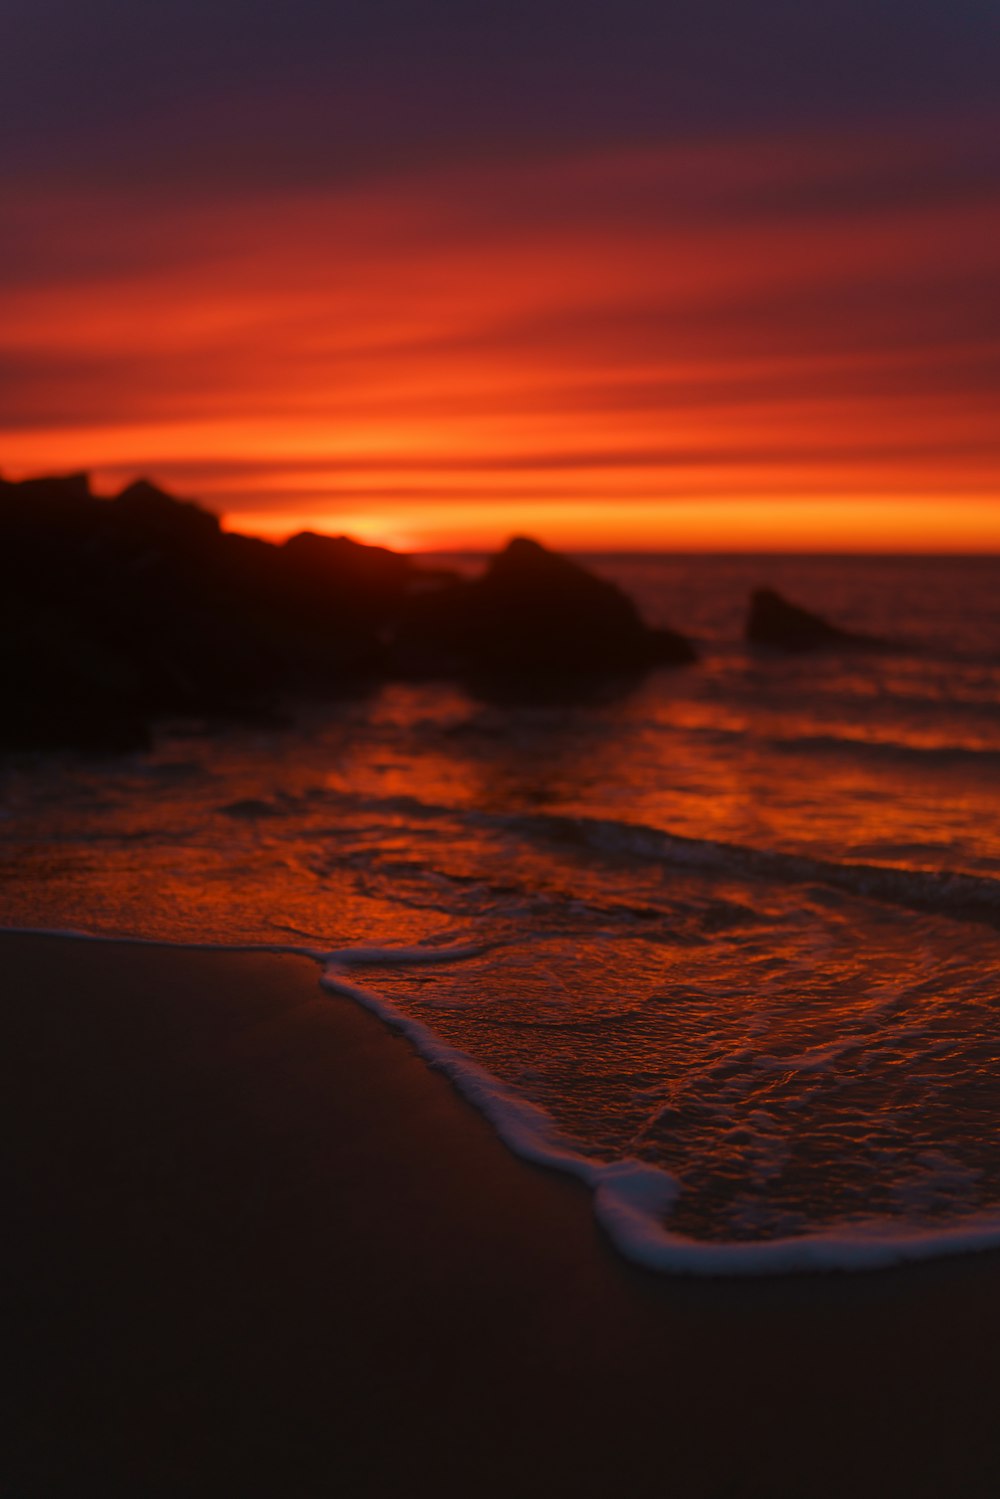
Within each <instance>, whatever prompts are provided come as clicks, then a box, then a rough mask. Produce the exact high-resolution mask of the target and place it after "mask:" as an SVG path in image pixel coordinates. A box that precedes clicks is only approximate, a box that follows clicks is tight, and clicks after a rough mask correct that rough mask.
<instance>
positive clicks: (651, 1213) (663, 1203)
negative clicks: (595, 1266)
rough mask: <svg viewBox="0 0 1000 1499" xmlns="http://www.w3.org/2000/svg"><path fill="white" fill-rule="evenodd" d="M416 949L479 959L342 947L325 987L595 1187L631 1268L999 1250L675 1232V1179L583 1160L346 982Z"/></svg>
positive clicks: (923, 1236) (887, 1238)
mask: <svg viewBox="0 0 1000 1499" xmlns="http://www.w3.org/2000/svg"><path fill="white" fill-rule="evenodd" d="M414 951H416V953H417V954H418V955H419V956H418V959H417V960H418V961H427V960H428V958H429V959H430V960H431V961H435V962H450V961H451V962H458V961H462V960H464V959H465V958H467V957H470V956H473V954H474V951H475V950H474V949H473V950H472V951H470V949H469V948H468V946H463V947H453V948H446V947H440V948H435V949H428V950H423V949H419V948H418V949H416V950H414V949H412V948H396V949H393V948H385V947H380V948H368V949H366V948H363V947H358V948H350V949H344V950H343V953H341V952H331V953H329V954H328V955H327V959H326V963H325V965H324V972H323V977H322V980H321V982H322V984H323V986H324V987H325V988H327V989H329V990H331V991H333V992H335V993H338V994H343V995H345V996H346V997H348V998H350V999H353V1000H354V1001H355V1002H356V1003H358V1004H360V1005H363V1006H364V1008H365V1009H367V1010H370V1011H372V1013H373V1014H375V1015H377V1016H378V1017H379V1019H380V1020H382V1021H383V1022H384V1023H385V1024H386V1025H388V1026H390V1027H392V1029H393V1030H396V1031H399V1032H400V1033H401V1034H403V1035H404V1036H406V1038H407V1039H408V1040H409V1041H410V1043H411V1045H412V1046H413V1047H414V1049H415V1050H416V1051H418V1052H419V1053H420V1055H421V1056H422V1057H424V1059H425V1060H426V1061H427V1062H428V1063H429V1064H430V1065H431V1066H432V1067H433V1068H434V1069H435V1071H438V1072H441V1073H443V1074H444V1075H445V1076H446V1077H447V1078H448V1079H449V1081H450V1082H451V1083H452V1084H453V1085H454V1087H455V1088H456V1090H457V1091H458V1092H459V1093H460V1094H461V1095H462V1096H463V1097H464V1098H465V1099H466V1100H467V1101H468V1102H469V1103H471V1104H472V1105H473V1107H474V1108H475V1109H476V1110H477V1111H478V1112H479V1113H480V1114H482V1115H483V1116H484V1117H485V1118H486V1119H487V1120H488V1121H489V1123H490V1124H491V1125H492V1126H493V1129H494V1131H495V1132H496V1134H497V1135H498V1136H499V1137H500V1139H501V1140H502V1141H503V1142H504V1144H505V1145H507V1146H508V1147H509V1148H510V1149H511V1150H512V1151H513V1152H514V1154H515V1155H518V1156H520V1157H521V1159H522V1160H526V1161H531V1162H533V1163H534V1164H536V1165H539V1166H546V1167H549V1168H551V1169H553V1170H556V1171H561V1172H563V1173H564V1174H566V1175H569V1176H573V1177H575V1178H576V1179H577V1180H578V1181H581V1182H583V1183H584V1184H585V1185H586V1186H587V1187H589V1188H590V1190H591V1191H592V1193H593V1199H594V1214H595V1217H596V1218H597V1220H598V1222H599V1223H600V1225H601V1227H602V1228H603V1229H604V1231H605V1233H606V1234H607V1235H608V1237H609V1239H610V1240H611V1242H612V1243H613V1244H614V1246H615V1248H616V1249H617V1250H618V1251H619V1253H620V1254H622V1255H623V1256H624V1257H625V1258H626V1259H628V1260H631V1261H632V1263H633V1264H636V1265H640V1266H642V1267H643V1268H644V1269H647V1270H654V1271H659V1272H661V1273H667V1274H673V1275H697V1276H714V1277H720V1276H734V1277H735V1276H747V1275H755V1276H756V1275H788V1274H801V1273H810V1272H812V1273H815V1272H822V1271H834V1270H840V1271H859V1270H880V1269H886V1268H888V1267H890V1266H893V1265H899V1264H903V1263H905V1262H907V1261H919V1260H928V1259H934V1258H940V1257H942V1256H945V1255H954V1254H963V1253H970V1252H976V1251H983V1250H987V1249H994V1248H1000V1216H997V1217H991V1218H978V1219H976V1220H974V1221H970V1222H968V1223H966V1224H965V1225H963V1226H961V1227H957V1228H951V1229H940V1230H937V1231H933V1232H914V1233H893V1232H891V1231H886V1230H885V1229H883V1228H881V1227H879V1226H878V1225H877V1224H866V1225H860V1226H857V1227H855V1228H854V1229H852V1230H850V1231H839V1232H835V1231H829V1230H827V1231H823V1232H819V1233H814V1234H803V1235H801V1236H798V1237H795V1238H780V1239H767V1240H757V1241H754V1242H749V1243H748V1242H730V1243H708V1242H703V1241H698V1240H694V1239H688V1238H685V1237H684V1236H682V1235H680V1234H675V1233H672V1232H671V1231H670V1230H669V1228H667V1227H666V1226H665V1224H664V1222H663V1219H664V1217H665V1215H666V1214H667V1213H668V1212H669V1210H670V1208H671V1207H672V1206H673V1204H674V1203H675V1202H676V1200H677V1198H678V1197H679V1195H680V1191H681V1187H680V1183H679V1182H678V1181H677V1179H676V1178H675V1177H673V1176H672V1175H670V1173H668V1172H666V1171H663V1170H662V1169H661V1168H659V1167H657V1166H650V1165H649V1164H648V1163H646V1162H643V1161H637V1160H631V1159H623V1160H619V1161H597V1160H593V1159H591V1158H590V1157H588V1156H584V1155H581V1154H580V1153H579V1151H578V1150H577V1149H576V1148H575V1146H574V1144H573V1142H572V1141H571V1140H570V1139H568V1138H567V1137H566V1136H564V1135H562V1134H560V1133H559V1131H558V1130H557V1128H556V1126H555V1124H554V1122H553V1120H552V1119H551V1117H550V1116H549V1115H548V1114H547V1113H546V1112H545V1110H544V1109H542V1108H540V1107H539V1106H538V1105H537V1104H535V1103H532V1101H531V1100H530V1099H528V1098H526V1097H525V1096H524V1095H523V1094H521V1093H520V1092H518V1091H517V1090H516V1089H515V1088H512V1087H510V1086H509V1085H508V1084H506V1083H503V1082H501V1081H500V1080H499V1079H498V1078H496V1077H494V1076H493V1075H492V1074H491V1073H489V1072H487V1071H486V1070H485V1068H483V1067H480V1066H479V1064H478V1063H477V1062H475V1061H473V1060H472V1058H471V1057H469V1056H468V1055H467V1054H466V1053H465V1052H463V1051H460V1050H459V1049H458V1048H457V1047H454V1046H452V1045H451V1044H450V1043H449V1042H446V1041H444V1040H442V1038H441V1037H440V1036H438V1035H437V1034H436V1033H435V1032H434V1031H432V1030H431V1029H430V1027H429V1026H427V1025H425V1024H424V1023H423V1022H422V1021H420V1020H417V1019H415V1018H414V1017H413V1016H412V1015H407V1014H406V1013H405V1011H403V1010H400V1009H399V1008H398V1007H397V1006H396V1005H394V1004H393V1003H392V1002H391V1001H390V1000H388V999H386V998H385V997H384V996H383V995H381V994H379V993H377V992H376V991H375V990H374V989H371V988H368V987H365V986H362V985H360V984H357V983H355V982H354V980H353V979H352V978H348V977H347V973H346V970H350V969H353V968H354V967H356V966H360V965H364V964H372V965H382V964H389V963H399V964H403V965H405V964H406V963H408V962H411V961H414V959H413V957H411V954H412V953H414ZM345 959H346V961H345Z"/></svg>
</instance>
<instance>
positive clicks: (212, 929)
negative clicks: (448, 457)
mask: <svg viewBox="0 0 1000 1499" xmlns="http://www.w3.org/2000/svg"><path fill="white" fill-rule="evenodd" d="M782 565H784V566H785V567H786V569H790V570H792V571H794V569H795V568H798V569H799V573H800V575H801V574H803V570H804V572H805V574H808V573H809V565H808V564H804V563H802V562H801V561H800V562H797V563H793V562H791V561H786V563H784V564H782ZM609 566H610V564H609ZM617 566H618V568H619V572H620V574H622V575H625V576H623V580H624V581H626V582H628V581H631V582H632V583H633V584H635V582H636V578H635V576H632V577H631V578H630V577H629V576H627V575H628V574H629V571H630V569H631V573H632V574H633V575H635V574H636V573H641V578H640V579H639V583H640V585H641V586H640V587H639V589H638V591H639V592H640V593H642V594H644V596H645V599H646V608H647V613H648V614H649V615H650V617H652V618H653V619H654V620H655V619H656V616H657V610H659V611H660V613H661V617H666V618H667V619H669V620H671V621H672V622H674V623H677V624H686V623H687V622H688V617H689V615H688V614H686V612H685V606H684V598H685V597H687V596H689V597H690V598H691V599H692V600H694V599H695V598H697V601H698V603H697V609H695V608H694V605H693V604H692V608H691V612H690V617H694V618H695V621H696V624H697V625H698V628H699V630H700V633H701V635H702V639H703V641H704V642H706V657H705V661H704V663H703V665H701V666H699V667H698V668H696V669H693V670H691V671H688V672H675V673H669V674H660V675H654V676H651V677H650V678H649V679H648V680H647V681H646V682H645V683H644V684H643V685H642V686H641V687H639V688H638V689H637V690H636V691H635V692H633V693H632V694H631V695H630V696H629V697H627V698H626V699H624V700H622V701H620V702H618V703H607V704H603V705H597V706H590V707H580V706H577V707H569V706H563V707H558V708H542V707H536V708H517V709H501V708H498V707H487V706H483V705H481V704H477V703H476V702H474V701H472V700H471V699H470V698H468V697H466V696H465V695H464V694H462V693H461V692H459V691H457V690H456V689H454V688H452V687H446V686H440V685H435V684H428V685H422V686H419V687H414V686H394V687H389V688H386V689H385V690H384V691H383V692H382V693H381V694H380V695H379V696H377V697H375V698H373V699H372V700H370V701H368V702H364V703H352V704H347V705H340V706H338V707H336V708H334V709H330V710H323V711H320V710H316V711H315V712H313V713H311V714H307V715H305V716H303V718H302V719H301V720H300V722H299V723H298V724H297V726H296V727H295V728H294V729H288V730H282V731H277V730H275V731H266V732H265V731H260V730H256V731H238V732H237V731H230V732H228V733H226V734H223V735H219V736H215V737H211V738H209V737H199V736H198V735H192V734H186V735H185V734H181V733H178V734H175V735H173V736H171V735H166V736H164V738H163V740H162V742H161V743H160V745H159V746H158V748H157V749H156V751H155V752H154V753H152V754H150V755H148V756H143V757H137V758H134V759H130V760H128V761H118V762H109V763H105V764H101V765H95V764H87V763H83V762H76V761H68V760H56V759H49V760H38V761H33V762H23V761H22V762H18V763H13V764H11V765H10V766H8V767H7V769H6V770H5V772H4V801H3V818H2V820H0V837H2V843H0V883H2V889H3V895H4V912H5V922H6V923H7V924H9V925H29V926H54V927H67V926H76V927H86V928H89V929H94V930H99V931H104V932H111V933H136V932H138V933H142V934H145V935H151V936H163V937H168V938H173V939H210V940H218V941H261V942H274V941H276V940H281V939H282V938H286V937H291V938H293V939H296V940H301V941H304V942H308V943H310V944H314V945H320V946H327V947H333V946H340V945H349V944H358V943H372V944H378V945H391V944H409V943H415V942H421V941H440V940H444V939H445V938H446V937H447V938H449V939H450V938H465V937H468V936H471V937H474V938H475V939H476V941H477V942H479V943H480V944H481V945H482V948H483V951H482V954H481V956H479V957H478V958H475V959H472V960H470V961H469V962H467V963H464V964H458V965H454V966H451V967H449V968H448V969H447V970H442V969H439V968H436V969H434V970H427V969H421V970H414V969H401V968H391V967H390V968H385V969H382V970H379V969H373V970H372V971H371V972H370V974H367V975H366V976H365V982H366V983H370V984H371V985H372V986H373V987H376V988H377V989H378V990H379V991H380V992H382V993H384V994H385V995H386V996H387V997H389V998H390V999H391V1000H392V1001H393V1002H395V1003H396V1004H398V1005H399V1006H400V1007H401V1008H403V1009H407V1010H409V1011H411V1012H413V1013H419V1014H420V1015H421V1016H422V1018H423V1019H424V1020H425V1021H426V1022H427V1023H428V1024H430V1025H431V1026H432V1027H433V1029H434V1030H435V1031H437V1032H438V1033H439V1034H440V1035H442V1036H443V1037H445V1038H446V1039H447V1040H449V1041H451V1042H452V1043H454V1044H455V1045H457V1046H459V1047H460V1048H462V1049H463V1050H465V1051H467V1052H468V1053H470V1054H471V1055H472V1056H474V1057H475V1058H476V1059H477V1060H479V1061H480V1063H482V1064H483V1065H484V1066H486V1067H487V1068H488V1069H489V1070H491V1071H493V1072H494V1073H495V1074H497V1075H498V1076H500V1077H501V1078H503V1079H504V1080H505V1081H507V1082H508V1083H511V1084H514V1085H515V1086H516V1087H518V1088H520V1089H522V1090H523V1091H524V1092H526V1093H528V1094H529V1095H530V1096H531V1097H533V1098H534V1099H536V1100H537V1101H538V1102H540V1103H542V1104H543V1105H544V1106H545V1108H546V1109H547V1110H548V1111H549V1112H550V1113H551V1114H552V1115H553V1116H554V1118H555V1119H556V1120H557V1122H558V1123H559V1125H560V1126H561V1128H562V1129H563V1130H564V1131H566V1132H567V1133H568V1134H570V1135H571V1136H573V1137H574V1138H575V1139H576V1140H577V1141H578V1142H579V1144H580V1148H581V1149H582V1150H583V1151H584V1152H585V1153H589V1154H591V1155H594V1156H599V1157H602V1158H613V1157H617V1156H619V1155H623V1154H624V1155H633V1156H639V1157H641V1158H643V1159H647V1160H650V1161H654V1162H656V1163H658V1164H661V1165H664V1166H666V1167H667V1168H668V1169H669V1170H670V1171H671V1172H673V1173H674V1174H675V1175H676V1176H677V1178H678V1179H679V1180H680V1182H681V1183H682V1186H683V1191H682V1193H681V1195H680V1198H679V1200H678V1203H677V1206H676V1209H675V1211H674V1214H673V1217H672V1219H671V1226H672V1227H675V1228H677V1229H678V1230H679V1231H681V1232H685V1233H687V1234H690V1235H692V1236H695V1237H703V1238H710V1239H720V1238H721V1239H733V1238H736V1239H740V1238H755V1237H762V1236H763V1237H771V1236H776V1235H784V1234H789V1233H793V1234H794V1233H800V1232H803V1231H805V1230H807V1229H809V1228H810V1227H814V1226H815V1225H817V1224H829V1223H843V1222H845V1221H847V1222H851V1223H857V1222H863V1221H866V1220H869V1219H871V1218H873V1217H874V1218H878V1219H886V1218H888V1219H891V1220H893V1221H898V1222H902V1223H905V1224H909V1225H919V1224H924V1223H928V1222H935V1223H936V1222H942V1221H944V1222H950V1221H953V1220H956V1219H960V1218H962V1217H963V1216H965V1215H969V1214H972V1213H976V1212H979V1211H981V1210H984V1209H993V1208H996V1207H997V1206H998V1204H1000V1166H998V1163H997V1160H996V1153H995V1148H994V1146H993V1140H992V1131H993V1119H994V1117H995V1112H996V1108H997V1105H998V1104H1000V1085H998V1081H997V1079H998V1077H1000V1069H998V1063H1000V984H998V982H997V978H996V975H997V973H998V971H1000V961H998V960H1000V818H998V815H997V814H998V797H1000V615H998V605H997V604H996V600H997V599H998V598H1000V590H997V589H996V587H995V584H996V581H997V571H998V570H997V566H996V564H991V565H987V564H986V563H972V564H960V563H957V562H948V563H935V564H929V563H917V562H906V563H889V562H885V561H882V562H879V563H877V564H876V563H875V562H870V563H866V564H864V565H859V564H854V563H844V562H839V563H838V562H834V561H830V560H826V561H824V562H823V563H821V564H820V563H816V564H814V565H813V573H812V575H811V582H810V577H808V576H806V577H805V580H804V581H803V576H799V578H798V586H795V583H796V580H795V578H792V581H791V583H789V581H788V580H787V579H782V578H781V577H778V576H776V575H775V573H774V572H773V571H771V572H770V573H769V574H768V575H767V576H765V577H763V578H762V577H761V576H760V574H754V572H753V569H754V568H755V567H756V566H758V564H754V563H752V562H750V561H747V560H746V559H738V560H736V559H733V560H729V561H727V560H725V559H722V560H716V561H713V562H701V563H696V562H694V561H691V560H688V561H686V562H681V561H664V560H662V559H661V560H660V561H659V562H653V561H650V560H648V559H647V560H644V561H643V562H642V563H641V564H640V563H621V564H617ZM699 567H701V569H702V571H701V574H700V582H699V576H697V574H698V568H699ZM866 568H867V571H866ZM838 569H839V571H838ZM963 569H964V570H963ZM685 570H686V571H685ZM894 570H895V571H894ZM737 574H739V575H740V576H743V575H745V581H746V580H748V581H749V582H750V583H756V582H759V581H774V582H776V583H777V584H778V586H782V585H784V586H785V587H786V588H787V589H788V591H789V592H791V593H796V594H797V595H798V596H799V597H802V598H803V601H804V602H808V603H810V604H811V605H814V606H815V607H817V608H820V607H821V608H824V609H825V610H826V611H827V612H829V613H831V614H832V615H834V616H835V617H838V618H839V619H840V620H841V621H842V622H844V623H849V624H850V625H851V626H853V627H856V628H859V629H864V630H869V631H871V632H873V633H878V634H889V635H896V636H897V637H899V636H902V635H905V638H906V639H907V640H908V641H910V642H912V641H921V642H923V643H924V647H925V649H924V653H923V654H897V655H889V656H879V657H874V656H865V657H864V658H863V659H852V658H850V657H843V658H837V657H831V658H829V659H822V658H817V659H796V660H793V661H790V662H789V661H782V660H774V659H766V658H762V657H756V656H754V655H752V654H751V653H748V652H747V651H745V650H744V649H743V648H742V646H741V645H740V644H739V641H738V639H737V638H736V634H737V628H738V619H735V618H734V617H733V594H734V593H735V589H732V588H731V587H730V585H731V584H732V583H733V579H734V577H735V576H736V575H737ZM720 579H721V583H720ZM838 580H839V581H838ZM722 583H725V588H723V587H722ZM696 585H697V586H696ZM807 585H809V588H810V589H811V591H806V590H807ZM838 588H839V593H838ZM685 589H686V590H687V594H685ZM713 589H714V590H715V591H714V592H713ZM824 589H825V590H826V593H824ZM893 590H895V591H893ZM737 596H738V595H737ZM907 598H909V599H910V601H911V602H910V604H909V605H908V606H907V607H908V609H909V613H906V611H905V610H903V609H902V608H901V606H900V602H899V601H900V600H905V599H907ZM894 601H895V602H894ZM890 616H891V617H890ZM900 618H905V619H906V621H907V629H906V631H902V630H901V629H900V627H899V619H900ZM893 623H895V624H896V628H895V629H893V628H891V627H890V626H891V625H892V624H893ZM727 631H728V633H727ZM931 641H932V642H933V643H934V648H933V650H930V649H929V648H927V643H928V642H931ZM663 834H669V835H673V837H670V838H664V837H663V836H661V835H663ZM880 870H890V871H892V870H896V871H901V873H900V875H899V876H898V877H896V876H892V877H891V878H881V877H880V875H879V871H880ZM970 916H974V917H975V920H974V921H973V920H969V919H965V918H968V917H970Z"/></svg>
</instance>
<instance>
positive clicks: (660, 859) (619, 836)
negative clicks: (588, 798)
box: [220, 790, 1000, 928]
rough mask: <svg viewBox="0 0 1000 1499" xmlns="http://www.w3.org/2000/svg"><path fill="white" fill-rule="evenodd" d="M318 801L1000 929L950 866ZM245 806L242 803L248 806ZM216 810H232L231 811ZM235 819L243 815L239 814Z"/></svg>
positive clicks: (616, 826)
mask: <svg viewBox="0 0 1000 1499" xmlns="http://www.w3.org/2000/svg"><path fill="white" fill-rule="evenodd" d="M317 800H318V798H317V797H316V795H315V794H310V795H309V796H308V797H306V798H302V799H296V798H294V797H289V796H283V797H280V798H279V799H278V800H277V801H276V802H275V803H274V804H263V803H256V802H255V803H253V804H252V805H253V811H252V813H251V814H250V815H252V816H254V817H258V816H265V815H266V816H270V815H272V813H271V811H270V808H271V806H272V805H273V806H274V809H275V815H276V814H277V813H279V812H280V813H281V814H282V815H288V814H289V813H290V812H293V810H294V808H295V807H296V805H298V804H301V805H303V806H308V807H310V808H311V809H314V808H315V806H316V802H317ZM322 800H323V801H325V802H326V803H328V804H329V805H331V806H333V805H336V806H339V807H342V808H343V809H344V810H349V811H351V812H352V813H358V812H364V813H369V814H374V815H377V816H386V815H394V816H404V817H408V818H415V819H417V820H420V821H424V822H427V821H433V820H441V821H448V822H452V823H454V822H458V823H459V824H462V823H464V824H466V825H474V826H477V827H482V828H488V829H491V830H495V831H501V832H505V833H514V834H516V835H518V836H520V837H523V838H526V839H528V840H531V841H533V842H535V841H538V840H544V841H546V842H556V843H559V844H562V845H564V846H565V845H567V844H569V845H574V844H575V845H577V846H578V847H581V848H585V849H588V850H591V851H593V852H594V853H598V854H610V855H613V856H616V857H620V856H622V855H627V856H628V857H630V858H634V859H640V860H643V861H652V862H657V863H661V864H667V865H671V866H673V867H676V868H680V869H690V870H695V871H698V872H704V873H706V874H718V875H722V876H732V877H734V878H738V879H744V880H761V879H763V880H770V881H774V882H778V883H781V884H785V885H824V886H827V887H828V888H830V889H834V890H840V891H844V892H845V893H846V894H849V895H854V896H859V897H861V898H862V899H865V900H876V901H881V902H886V903H888V904H891V905H895V906H902V907H903V908H904V909H907V910H911V911H925V912H928V913H930V914H932V915H939V916H947V917H950V918H952V919H953V920H959V921H975V922H980V923H985V924H987V925H989V926H994V927H998V928H1000V880H998V879H993V878H991V877H990V876H989V875H985V874H969V873H967V872H965V871H961V870H953V869H947V868H942V869H904V868H900V867H899V866H896V865H891V864H869V863H865V862H860V861H850V862H847V861H839V860H836V859H825V858H822V857H818V856H816V855H810V854H796V853H788V852H784V851H782V850H778V849H768V848H758V847H750V846H747V845H745V844H737V843H727V842H724V841H720V840H714V839H706V838H692V837H688V836H685V835H683V834H680V833H671V832H668V831H666V830H665V829H663V828H657V827H653V826H651V825H650V824H647V823H638V822H629V821H625V820H617V819H613V818H600V817H588V816H585V815H582V814H579V815H578V814H562V813H550V812H510V813H508V812H487V811H481V810H478V809H474V808H473V809H470V808H468V807H462V806H455V805H448V804H446V803H438V802H426V801H422V800H419V799H418V798H415V797H413V796H409V795H403V796H388V797H380V796H372V795H368V796H358V795H356V794H353V793H350V792H341V791H336V790H330V791H324V792H323V793H322ZM249 805H250V804H241V807H242V806H249ZM220 810H221V811H224V812H227V813H231V811H232V809H231V808H230V807H226V808H221V809H220ZM238 815H241V816H243V815H248V814H247V813H246V812H244V811H242V810H241V812H240V813H239V814H238Z"/></svg>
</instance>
